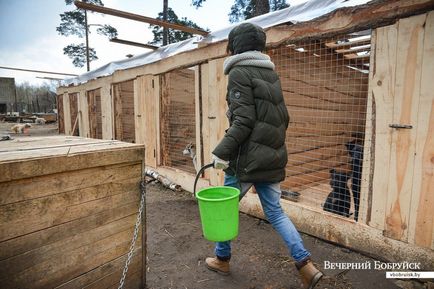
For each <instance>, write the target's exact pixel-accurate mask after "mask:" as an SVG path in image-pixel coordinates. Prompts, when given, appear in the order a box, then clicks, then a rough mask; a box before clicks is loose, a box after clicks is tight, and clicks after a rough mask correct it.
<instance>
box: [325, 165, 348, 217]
mask: <svg viewBox="0 0 434 289" xmlns="http://www.w3.org/2000/svg"><path fill="white" fill-rule="evenodd" d="M330 175H331V176H330V186H331V187H332V189H333V190H332V191H331V192H330V194H329V195H328V196H327V199H326V201H325V203H324V205H323V209H324V211H327V212H331V213H334V214H338V215H341V216H344V217H349V216H350V206H351V195H350V189H349V188H348V185H347V182H348V180H349V179H350V175H349V174H346V173H343V172H337V171H336V170H335V169H332V170H330Z"/></svg>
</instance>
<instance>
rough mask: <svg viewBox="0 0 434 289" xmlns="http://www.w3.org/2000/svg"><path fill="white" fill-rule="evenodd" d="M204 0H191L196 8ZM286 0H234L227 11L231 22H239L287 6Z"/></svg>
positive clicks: (200, 5)
mask: <svg viewBox="0 0 434 289" xmlns="http://www.w3.org/2000/svg"><path fill="white" fill-rule="evenodd" d="M205 1H206V0H192V2H191V3H192V5H193V6H195V7H196V8H199V7H202V4H203V2H205ZM287 7H289V5H288V4H287V3H286V0H235V1H234V4H233V5H232V7H231V11H230V12H229V14H228V15H229V21H230V22H231V23H235V22H239V21H242V20H245V19H249V18H252V17H255V16H258V15H262V14H265V13H268V12H270V11H277V10H280V9H283V8H287Z"/></svg>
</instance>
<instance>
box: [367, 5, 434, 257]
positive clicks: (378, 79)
mask: <svg viewBox="0 0 434 289" xmlns="http://www.w3.org/2000/svg"><path fill="white" fill-rule="evenodd" d="M433 21H434V14H433V12H430V13H429V14H423V15H419V16H414V17H410V18H406V19H401V20H399V21H398V22H397V23H396V24H395V25H391V26H387V27H383V28H379V29H377V31H376V50H375V60H376V61H375V69H374V71H375V72H374V74H373V79H372V80H371V81H372V83H373V89H372V95H373V99H374V100H375V103H376V115H377V119H376V142H375V143H376V147H375V164H374V166H375V167H374V179H373V188H372V194H373V196H372V216H371V222H370V225H371V226H373V227H375V228H378V229H381V230H384V234H385V236H387V237H390V238H393V239H397V240H401V241H404V242H411V243H416V244H417V245H420V246H423V247H426V248H432V249H434V246H433V240H434V238H433V232H434V228H433V224H434V221H433V218H434V215H433V214H432V206H433V205H434V194H433V191H432V188H433V187H432V170H433V167H434V164H433V162H432V159H433V150H432V127H431V126H430V121H431V122H432V117H433V116H432V106H433V101H434V97H433V94H432V91H433V85H432V81H431V80H428V79H430V78H432V73H433V68H432V63H433V54H432V51H433V47H434V42H433V41H434V40H433V36H432V35H433V33H432V32H433V25H434V24H433V23H434V22H433ZM391 124H401V125H411V126H412V128H411V129H395V128H391V127H390V125H391ZM428 207H430V208H431V209H428Z"/></svg>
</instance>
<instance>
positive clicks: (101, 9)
mask: <svg viewBox="0 0 434 289" xmlns="http://www.w3.org/2000/svg"><path fill="white" fill-rule="evenodd" d="M74 4H75V6H77V8H81V9H84V10H89V11H94V12H99V13H103V14H108V15H113V16H117V17H121V18H126V19H130V20H135V21H139V22H145V23H149V24H152V25H158V26H163V27H166V28H172V29H176V30H181V31H184V32H188V33H192V34H198V35H202V36H206V35H208V33H209V32H207V31H205V30H201V29H195V28H191V27H187V26H184V25H180V24H175V23H170V22H166V21H162V20H158V19H155V18H151V17H146V16H142V15H139V14H134V13H129V12H125V11H120V10H116V9H112V8H107V7H103V6H97V5H92V4H89V3H84V2H81V1H75V2H74Z"/></svg>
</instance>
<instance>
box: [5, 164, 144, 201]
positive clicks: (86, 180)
mask: <svg viewBox="0 0 434 289" xmlns="http://www.w3.org/2000/svg"><path fill="white" fill-rule="evenodd" d="M140 172H141V165H140V163H136V164H120V165H116V166H104V167H97V168H89V169H83V170H80V171H73V172H63V173H58V174H53V175H48V176H41V177H37V178H34V179H32V178H28V179H22V180H17V181H12V182H6V183H2V186H1V187H2V194H1V195H0V205H6V204H10V203H14V202H19V201H24V200H30V199H35V198H40V197H44V196H49V195H53V194H59V193H62V192H67V191H70V190H76V189H82V188H87V187H92V186H95V185H98V184H103V183H106V182H117V181H120V180H125V179H129V178H135V177H137V175H140Z"/></svg>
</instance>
